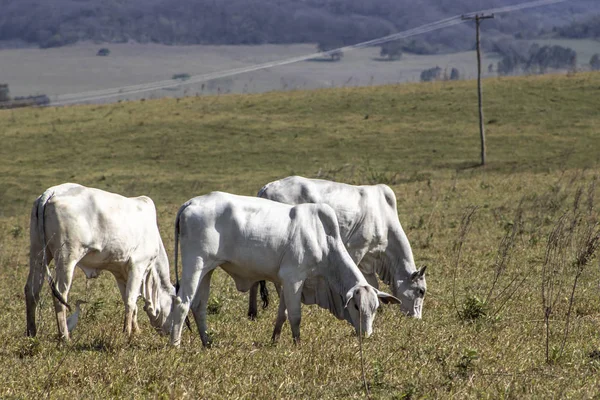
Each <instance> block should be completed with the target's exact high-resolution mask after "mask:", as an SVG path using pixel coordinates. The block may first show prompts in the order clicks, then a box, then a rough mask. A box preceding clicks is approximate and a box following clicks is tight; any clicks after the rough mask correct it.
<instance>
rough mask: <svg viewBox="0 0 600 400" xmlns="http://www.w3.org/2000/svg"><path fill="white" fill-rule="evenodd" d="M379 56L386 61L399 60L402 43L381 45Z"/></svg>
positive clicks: (395, 42)
mask: <svg viewBox="0 0 600 400" xmlns="http://www.w3.org/2000/svg"><path fill="white" fill-rule="evenodd" d="M379 55H380V56H381V57H387V58H388V60H399V59H400V58H401V57H402V43H400V42H398V41H394V42H388V43H384V44H382V45H381V51H380V52H379Z"/></svg>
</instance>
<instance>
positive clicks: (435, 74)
mask: <svg viewBox="0 0 600 400" xmlns="http://www.w3.org/2000/svg"><path fill="white" fill-rule="evenodd" d="M441 77H442V69H441V68H440V67H438V66H435V67H433V68H429V69H426V70H423V71H422V72H421V82H430V81H437V80H439V79H440V78H441Z"/></svg>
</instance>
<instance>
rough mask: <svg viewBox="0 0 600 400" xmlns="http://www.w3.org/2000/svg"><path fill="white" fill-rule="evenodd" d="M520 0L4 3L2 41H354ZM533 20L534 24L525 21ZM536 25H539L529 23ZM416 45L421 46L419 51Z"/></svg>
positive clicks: (591, 2) (455, 45)
mask: <svg viewBox="0 0 600 400" xmlns="http://www.w3.org/2000/svg"><path fill="white" fill-rule="evenodd" d="M597 2H598V0H578V1H576V2H568V3H562V4H557V5H552V6H546V7H543V8H539V9H534V10H531V11H528V12H526V13H524V12H517V13H514V14H510V15H506V16H498V18H497V19H495V20H494V21H489V23H486V24H485V29H486V30H488V32H495V33H500V34H504V35H514V34H519V35H520V36H521V37H535V36H536V35H537V34H539V33H540V32H542V31H544V30H546V31H547V30H550V29H552V28H553V27H554V26H557V25H558V26H562V25H566V24H567V23H569V22H572V21H573V20H574V19H575V18H578V17H580V16H583V15H589V14H590V12H591V11H596V12H598V11H599V8H600V7H598V4H597ZM517 3H520V1H515V0H493V1H489V0H488V1H484V2H482V1H480V0H420V1H414V0H369V1H365V0H227V1H219V0H0V10H2V11H1V12H0V41H13V42H14V41H25V42H28V43H32V44H36V45H39V46H40V47H57V46H62V45H66V44H71V43H74V42H77V41H80V40H92V41H98V42H125V41H128V40H134V41H138V42H142V43H143V42H157V43H164V44H262V43H307V42H311V43H314V42H323V41H329V42H333V43H334V44H340V45H343V44H350V43H356V42H360V41H363V40H368V39H372V38H375V37H379V36H383V35H387V34H390V33H393V32H397V31H402V30H404V29H408V28H411V27H415V26H418V25H421V24H423V23H427V22H432V21H436V20H438V19H441V18H444V17H448V16H453V15H456V14H462V13H466V12H470V11H476V10H478V9H480V8H481V7H482V5H483V6H484V7H486V8H490V7H498V6H505V5H511V4H517ZM528 18H529V19H528ZM532 21H534V23H532ZM469 29H472V27H469V26H467V25H465V26H459V27H454V28H451V29H448V30H446V31H444V34H443V35H440V34H439V33H437V34H430V35H428V36H425V38H424V39H418V40H421V41H423V40H424V41H426V42H427V44H428V46H420V47H421V48H422V50H423V52H436V51H445V50H461V49H466V48H468V47H470V46H472V41H465V34H466V33H468V32H469V31H468V30H469ZM416 47H419V46H418V43H417V46H416Z"/></svg>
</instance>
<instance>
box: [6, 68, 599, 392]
mask: <svg viewBox="0 0 600 400" xmlns="http://www.w3.org/2000/svg"><path fill="white" fill-rule="evenodd" d="M599 90H600V75H598V74H578V75H576V76H570V77H564V76H545V77H535V78H532V77H530V78H514V79H498V80H487V81H485V101H486V118H487V120H488V146H489V147H488V149H489V165H488V166H487V167H485V168H474V167H473V166H474V165H475V164H476V162H477V158H478V132H477V128H476V126H477V125H476V116H477V114H476V109H475V105H476V94H475V86H474V83H473V82H459V83H435V84H422V85H406V86H387V87H374V88H360V89H336V90H322V91H314V92H293V93H286V94H278V93H269V94H264V95H228V96H220V97H199V98H186V99H181V100H179V101H176V100H155V101H145V102H131V103H120V104H112V105H106V106H80V107H66V108H47V109H27V110H25V109H24V110H18V111H3V112H0V126H2V130H0V143H2V146H0V196H1V197H0V273H1V274H2V279H1V280H0V304H1V305H2V311H3V312H2V313H1V314H0V340H1V341H2V343H4V345H3V347H2V350H1V353H0V364H1V365H2V370H1V372H0V381H2V382H3V384H2V385H1V387H0V397H2V398H26V397H27V398H29V397H50V398H65V397H71V398H82V397H86V398H88V397H92V398H114V397H127V398H146V397H165V398H167V397H173V398H199V397H202V398H241V397H246V398H254V397H256V398H258V397H261V398H279V397H283V398H334V397H343V398H359V397H363V396H364V390H363V387H362V380H361V369H360V363H359V348H358V341H357V340H356V337H355V336H354V335H353V334H352V328H351V327H350V326H349V325H348V324H347V323H345V322H342V321H337V320H335V319H334V318H333V317H332V316H330V315H329V314H328V313H327V312H325V311H324V310H320V309H317V308H315V307H304V308H303V320H302V335H303V343H302V345H301V346H299V347H295V346H294V345H293V344H292V341H291V335H290V332H289V327H288V325H286V327H285V330H284V334H283V335H282V340H281V342H280V343H279V344H278V345H277V346H272V345H271V344H270V334H271V329H272V323H273V320H274V317H275V311H276V308H275V307H274V306H271V307H270V308H269V309H268V310H267V311H265V312H262V313H260V314H259V318H258V320H257V321H255V322H251V321H248V320H247V319H246V317H245V314H246V313H245V306H246V296H243V295H241V294H239V293H238V292H237V291H236V290H235V286H234V284H233V282H232V281H231V280H230V279H229V278H228V277H227V276H226V275H225V274H224V273H223V272H218V273H216V275H215V276H214V278H213V285H212V291H211V300H210V302H211V303H210V310H211V315H210V316H209V326H210V329H211V333H212V335H213V338H214V342H213V346H212V348H211V349H208V350H205V349H203V348H202V345H201V342H200V340H199V337H198V335H197V334H196V333H192V334H190V332H188V331H186V332H185V333H184V336H183V341H182V347H181V349H178V350H174V349H171V348H169V346H168V345H167V338H165V337H161V336H158V335H157V334H156V333H155V332H153V331H152V330H151V329H150V326H149V323H148V321H147V317H146V316H145V315H140V325H141V326H142V329H143V332H142V333H141V334H140V335H139V336H137V337H135V338H134V339H133V340H131V341H127V340H126V339H125V338H124V336H123V334H122V333H121V332H120V329H121V324H122V321H121V319H122V316H123V309H124V307H123V304H122V301H121V299H120V295H119V293H118V289H117V287H116V285H115V284H114V281H113V279H112V277H110V276H108V275H107V274H104V275H102V276H101V277H100V278H99V279H97V280H93V281H90V282H89V284H86V281H85V279H84V276H83V274H81V273H80V272H77V274H76V277H75V282H74V286H73V289H72V291H71V296H70V298H71V300H73V301H74V300H76V299H82V298H83V299H87V300H88V301H89V302H90V303H89V304H88V305H87V307H86V308H85V309H84V311H85V312H84V314H83V318H82V320H81V321H80V323H79V326H78V328H77V330H76V331H75V333H74V335H73V341H72V343H70V344H61V343H59V342H58V340H57V338H56V324H55V320H54V316H53V310H52V307H51V294H50V291H49V290H48V288H47V287H45V290H44V291H43V296H42V305H41V313H40V317H41V321H42V324H41V327H40V329H39V331H40V334H39V336H38V338H36V339H29V338H26V337H25V336H24V332H25V306H24V296H23V292H22V290H23V289H22V288H23V286H24V284H25V279H26V275H27V271H28V226H29V225H28V216H29V207H30V205H31V203H32V201H33V200H34V199H35V197H36V196H37V195H39V194H40V193H41V192H42V191H43V190H44V189H46V188H47V187H49V186H52V185H54V184H57V183H61V182H65V181H74V182H79V183H82V184H86V185H89V186H95V187H99V188H102V189H107V190H111V191H115V192H118V193H122V194H125V195H132V196H133V195H139V194H147V195H149V196H151V197H152V198H153V199H154V200H155V202H156V204H157V206H158V209H159V223H160V226H161V231H162V233H163V238H164V240H165V245H166V247H167V251H168V252H169V253H170V254H171V255H172V249H173V238H172V223H173V218H174V215H175V212H176V210H177V208H178V207H179V205H180V204H181V203H183V202H184V201H186V200H188V199H189V198H191V197H193V196H195V195H199V194H203V193H206V192H208V191H210V190H215V189H218V190H226V191H230V192H234V193H240V194H248V195H252V194H254V193H256V191H257V190H258V189H259V188H260V187H261V186H262V185H263V184H264V183H265V182H268V181H270V180H273V179H275V178H279V177H284V176H287V175H290V174H302V175H305V176H321V177H328V178H332V179H337V180H343V181H348V182H352V183H377V182H381V183H387V184H389V185H390V186H391V187H392V188H393V189H394V191H395V192H396V195H397V197H398V210H399V215H400V220H401V222H402V224H403V226H404V228H405V230H406V231H407V234H408V237H409V239H410V240H411V243H412V246H413V250H414V254H415V257H416V260H417V263H418V264H419V265H423V264H426V265H428V269H427V273H428V277H427V280H428V287H429V292H428V295H427V297H426V299H425V306H424V318H423V320H421V321H416V320H410V319H407V318H405V317H403V316H402V315H401V314H400V312H399V311H398V310H396V309H395V308H393V307H384V308H383V309H382V310H381V312H380V313H379V315H378V316H377V318H376V320H375V325H374V328H375V332H374V335H373V337H372V338H370V339H368V340H366V341H365V342H364V356H365V362H366V376H367V380H368V382H369V385H370V389H371V394H372V396H373V397H374V398H396V399H400V398H420V397H427V398H449V397H459V398H549V397H558V398H567V397H572V398H592V397H595V396H598V395H599V394H600V392H599V390H600V389H598V388H599V387H600V378H599V377H598V371H599V370H600V351H599V349H600V340H599V339H600V338H599V334H598V323H599V322H600V301H599V300H600V299H599V296H598V284H599V280H600V271H599V268H598V258H597V257H596V256H594V255H590V254H591V253H590V251H591V247H590V246H591V245H590V243H592V244H593V238H594V237H595V236H594V235H595V234H597V233H598V225H597V223H598V199H599V198H600V197H599V193H598V192H599V190H600V189H599V187H600V185H598V184H597V176H598V174H599V173H600V167H599V163H598V161H599V157H600V154H599V153H598V143H600V132H599V131H598V126H600V113H598V111H599V110H598V101H597V97H598V91H599ZM553 232H554V233H553ZM551 233H553V235H551ZM554 238H557V239H556V240H555V239H554ZM557 243H562V244H563V245H562V246H558V247H557V246H556V244H557ZM596 245H597V242H596ZM459 251H460V257H459ZM558 266H560V268H558ZM173 276H174V273H173ZM575 279H577V282H576V286H575V291H574V292H573V293H574V295H573V296H572V300H573V301H572V302H571V301H570V300H571V293H572V289H573V287H574V283H575ZM550 282H551V285H553V286H552V287H553V288H554V289H556V290H554V291H553V292H548V288H549V287H550V286H549V285H550ZM543 285H544V286H543ZM542 293H545V294H544V296H545V297H544V299H545V300H543V298H542ZM548 304H550V305H551V311H550V313H548V310H547V307H546V308H545V306H547V305H548ZM567 315H569V317H568V318H567ZM545 316H547V317H548V318H545ZM546 319H547V320H548V321H549V324H546V323H545V321H546ZM567 320H569V325H568V326H569V331H568V335H567V336H566V339H564V338H565V328H566V326H567ZM547 326H548V329H546V327H547ZM547 334H548V335H549V336H548V338H549V339H548V341H546V335H547ZM563 339H564V340H563ZM546 343H548V354H547V352H546Z"/></svg>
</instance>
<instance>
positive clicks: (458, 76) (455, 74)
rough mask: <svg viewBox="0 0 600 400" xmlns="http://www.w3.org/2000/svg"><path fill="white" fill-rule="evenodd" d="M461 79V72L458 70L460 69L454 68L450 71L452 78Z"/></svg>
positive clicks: (452, 79) (453, 79) (454, 79)
mask: <svg viewBox="0 0 600 400" xmlns="http://www.w3.org/2000/svg"><path fill="white" fill-rule="evenodd" d="M459 79H460V72H458V69H456V68H452V71H450V80H451V81H457V80H459Z"/></svg>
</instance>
